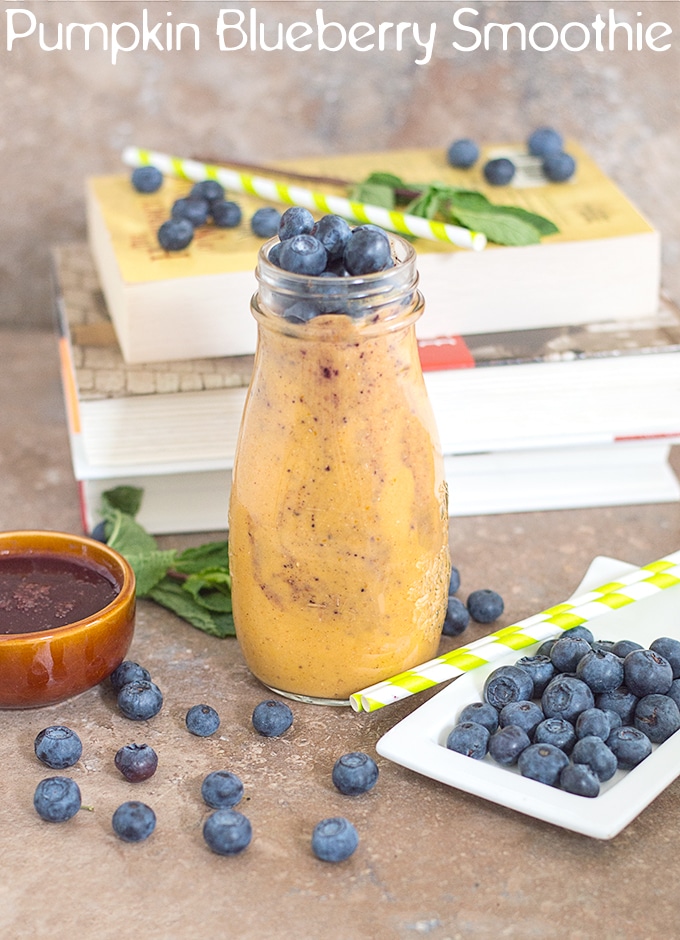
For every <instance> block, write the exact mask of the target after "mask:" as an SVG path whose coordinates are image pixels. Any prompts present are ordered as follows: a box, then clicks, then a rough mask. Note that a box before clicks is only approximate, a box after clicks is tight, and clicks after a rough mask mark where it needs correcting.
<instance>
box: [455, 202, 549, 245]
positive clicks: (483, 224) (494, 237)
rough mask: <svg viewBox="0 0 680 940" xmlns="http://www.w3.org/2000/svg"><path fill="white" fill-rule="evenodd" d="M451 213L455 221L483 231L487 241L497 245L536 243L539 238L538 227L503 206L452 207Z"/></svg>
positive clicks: (477, 230) (474, 229)
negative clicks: (478, 207) (481, 207)
mask: <svg viewBox="0 0 680 940" xmlns="http://www.w3.org/2000/svg"><path fill="white" fill-rule="evenodd" d="M451 213H452V215H453V217H454V218H455V220H456V221H458V222H459V223H460V224H461V225H464V226H465V227H466V228H469V229H472V230H473V231H476V232H483V233H484V234H485V235H486V237H487V238H488V239H489V241H492V242H496V244H497V245H514V246H524V245H537V244H538V243H539V242H540V240H541V235H540V232H539V231H538V229H537V228H536V227H535V226H534V225H531V224H530V223H529V222H526V221H525V220H524V219H521V218H518V217H517V216H516V215H515V214H514V213H513V212H512V210H510V211H509V212H508V211H506V210H505V207H504V206H492V205H491V204H489V207H488V208H486V209H467V208H465V209H463V208H461V207H458V206H456V207H452V209H451Z"/></svg>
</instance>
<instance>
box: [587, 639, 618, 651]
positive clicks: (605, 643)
mask: <svg viewBox="0 0 680 940" xmlns="http://www.w3.org/2000/svg"><path fill="white" fill-rule="evenodd" d="M615 645H616V641H615V640H593V642H592V643H591V646H592V647H593V649H594V650H600V652H602V653H613V652H614V646H615Z"/></svg>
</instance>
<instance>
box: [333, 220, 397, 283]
mask: <svg viewBox="0 0 680 940" xmlns="http://www.w3.org/2000/svg"><path fill="white" fill-rule="evenodd" d="M343 262H344V265H345V267H346V268H347V271H348V273H349V274H352V275H363V274H375V273H376V272H377V271H384V270H385V269H386V268H389V267H391V266H392V249H391V246H390V240H389V238H388V237H387V235H386V234H385V232H383V231H382V230H381V229H379V228H377V227H374V228H368V227H367V226H366V227H357V228H355V229H354V230H353V231H352V234H351V235H350V237H349V238H348V239H347V244H346V245H345V251H344V254H343Z"/></svg>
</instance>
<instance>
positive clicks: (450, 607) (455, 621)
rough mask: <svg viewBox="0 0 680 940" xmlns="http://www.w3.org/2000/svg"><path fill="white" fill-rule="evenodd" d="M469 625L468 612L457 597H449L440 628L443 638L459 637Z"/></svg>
mask: <svg viewBox="0 0 680 940" xmlns="http://www.w3.org/2000/svg"><path fill="white" fill-rule="evenodd" d="M469 623H470V611H469V610H468V609H467V607H466V606H465V604H464V603H463V602H462V601H461V600H460V599H459V598H457V597H451V596H449V599H448V601H447V602H446V616H445V617H444V624H443V626H442V633H443V634H444V636H459V635H460V634H461V633H462V632H463V630H465V628H466V627H467V625H468V624H469Z"/></svg>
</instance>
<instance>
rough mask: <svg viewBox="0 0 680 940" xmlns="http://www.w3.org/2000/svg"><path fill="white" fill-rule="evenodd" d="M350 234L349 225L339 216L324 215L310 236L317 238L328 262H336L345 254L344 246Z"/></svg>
mask: <svg viewBox="0 0 680 940" xmlns="http://www.w3.org/2000/svg"><path fill="white" fill-rule="evenodd" d="M351 234H352V229H351V228H350V227H349V223H348V222H346V221H345V219H343V218H341V217H340V216H339V215H324V216H322V217H321V218H320V219H319V221H318V222H317V223H316V225H315V226H314V228H313V229H312V235H313V236H314V237H315V238H318V239H319V241H320V242H321V244H322V245H323V246H324V248H325V249H326V254H327V255H328V260H329V261H337V260H339V259H341V258H342V256H343V254H344V253H345V245H346V244H347V240H348V239H349V237H350V235H351Z"/></svg>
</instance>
